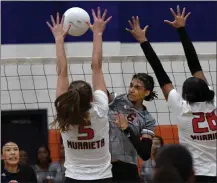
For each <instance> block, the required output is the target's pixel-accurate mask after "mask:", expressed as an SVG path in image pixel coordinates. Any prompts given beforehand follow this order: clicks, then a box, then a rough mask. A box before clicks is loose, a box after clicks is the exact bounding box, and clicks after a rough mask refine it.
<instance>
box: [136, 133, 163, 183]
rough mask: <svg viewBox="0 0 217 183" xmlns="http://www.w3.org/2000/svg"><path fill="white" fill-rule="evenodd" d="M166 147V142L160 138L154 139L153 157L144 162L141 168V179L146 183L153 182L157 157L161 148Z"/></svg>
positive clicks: (155, 137)
mask: <svg viewBox="0 0 217 183" xmlns="http://www.w3.org/2000/svg"><path fill="white" fill-rule="evenodd" d="M163 145H164V141H163V139H162V137H160V136H154V137H153V139H152V148H151V157H150V159H148V160H147V161H144V162H143V164H142V167H141V173H140V176H141V179H142V181H144V182H148V181H151V180H152V178H153V172H154V167H155V156H156V153H157V151H158V149H159V148H161V147H162V146H163Z"/></svg>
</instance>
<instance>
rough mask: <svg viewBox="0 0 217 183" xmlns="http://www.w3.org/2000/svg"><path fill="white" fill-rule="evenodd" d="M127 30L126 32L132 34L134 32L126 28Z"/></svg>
mask: <svg viewBox="0 0 217 183" xmlns="http://www.w3.org/2000/svg"><path fill="white" fill-rule="evenodd" d="M125 30H126V31H127V32H130V33H132V32H133V31H132V30H130V29H128V28H125Z"/></svg>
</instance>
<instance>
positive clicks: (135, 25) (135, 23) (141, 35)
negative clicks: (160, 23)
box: [126, 16, 148, 43]
mask: <svg viewBox="0 0 217 183" xmlns="http://www.w3.org/2000/svg"><path fill="white" fill-rule="evenodd" d="M128 22H129V24H130V27H131V29H132V30H130V29H128V28H126V31H128V32H130V33H131V34H132V35H133V37H134V38H135V39H136V40H137V41H138V42H140V43H143V42H145V41H147V38H146V32H147V29H148V25H147V26H145V27H144V28H143V29H141V27H140V22H139V17H138V16H137V17H136V18H135V17H132V22H131V21H130V20H129V21H128Z"/></svg>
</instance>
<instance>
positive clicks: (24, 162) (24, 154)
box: [19, 150, 29, 165]
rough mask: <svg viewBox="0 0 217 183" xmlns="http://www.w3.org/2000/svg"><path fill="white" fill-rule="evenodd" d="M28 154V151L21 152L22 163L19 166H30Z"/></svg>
mask: <svg viewBox="0 0 217 183" xmlns="http://www.w3.org/2000/svg"><path fill="white" fill-rule="evenodd" d="M28 159H29V158H28V154H27V152H26V151H24V150H20V161H19V164H21V165H28V164H29V162H28Z"/></svg>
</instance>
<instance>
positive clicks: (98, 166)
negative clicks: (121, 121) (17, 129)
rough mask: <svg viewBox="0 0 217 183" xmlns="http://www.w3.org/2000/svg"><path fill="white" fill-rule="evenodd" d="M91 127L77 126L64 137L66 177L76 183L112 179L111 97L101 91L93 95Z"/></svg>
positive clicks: (63, 135) (63, 134)
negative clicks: (110, 144) (109, 115)
mask: <svg viewBox="0 0 217 183" xmlns="http://www.w3.org/2000/svg"><path fill="white" fill-rule="evenodd" d="M93 97H94V102H93V103H92V108H91V109H90V111H89V112H90V118H91V125H90V126H85V127H78V126H74V127H71V128H70V131H68V132H64V133H61V135H62V139H63V144H64V148H65V164H64V166H65V168H66V172H65V176H66V177H68V178H72V179H76V180H98V179H106V178H111V177H112V172H111V167H112V166H111V155H110V152H109V122H108V110H109V107H108V96H107V95H106V94H105V93H104V92H103V91H101V90H96V91H95V92H94V93H93Z"/></svg>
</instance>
